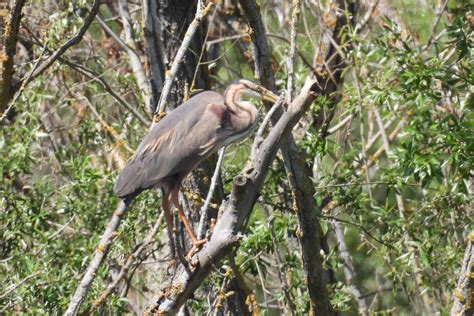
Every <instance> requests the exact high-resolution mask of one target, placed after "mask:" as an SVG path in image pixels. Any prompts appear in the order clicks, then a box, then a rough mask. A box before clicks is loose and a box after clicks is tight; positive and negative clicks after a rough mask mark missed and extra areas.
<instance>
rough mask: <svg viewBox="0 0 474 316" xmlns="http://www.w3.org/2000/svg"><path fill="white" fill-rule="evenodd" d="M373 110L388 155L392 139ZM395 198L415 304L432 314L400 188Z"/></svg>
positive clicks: (389, 162)
mask: <svg viewBox="0 0 474 316" xmlns="http://www.w3.org/2000/svg"><path fill="white" fill-rule="evenodd" d="M373 111H374V114H375V121H376V122H377V125H378V127H379V130H380V132H381V133H382V135H381V136H382V143H383V148H384V149H385V154H386V155H387V157H388V154H389V151H390V140H389V138H388V136H387V133H385V129H384V123H383V120H382V116H381V115H380V112H379V111H378V109H377V108H376V107H375V106H374V107H373ZM387 161H388V165H389V166H391V165H392V162H391V161H390V159H387ZM395 199H396V202H397V208H398V213H399V215H400V218H401V220H402V223H401V229H402V232H403V239H404V243H405V246H406V247H407V248H408V250H409V252H410V253H411V256H410V264H411V266H412V273H413V275H414V276H415V292H416V293H415V294H416V297H415V302H417V304H415V305H418V304H420V305H421V304H423V305H424V309H425V310H426V311H427V312H428V313H429V314H431V313H433V312H434V310H432V304H431V303H430V299H429V298H428V296H427V292H426V291H422V289H421V287H422V286H423V284H422V283H421V282H422V281H421V280H422V274H421V273H420V271H421V269H420V264H419V262H418V256H417V253H416V249H415V247H414V246H413V244H412V243H411V240H413V238H412V236H411V234H410V230H409V229H408V228H407V227H406V216H405V213H406V210H405V204H404V202H403V197H402V195H401V194H400V193H399V192H398V190H396V191H395ZM407 294H408V295H409V293H407ZM420 297H421V299H422V302H420V301H419V299H420ZM414 308H415V309H419V308H423V307H422V306H414ZM418 312H420V310H418Z"/></svg>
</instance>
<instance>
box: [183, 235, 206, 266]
mask: <svg viewBox="0 0 474 316" xmlns="http://www.w3.org/2000/svg"><path fill="white" fill-rule="evenodd" d="M207 241H208V240H207V238H206V239H202V240H195V241H193V247H192V248H191V250H189V252H188V254H187V255H186V259H188V261H189V259H191V257H192V256H193V255H194V253H195V252H196V251H197V250H199V249H201V248H202V246H203V245H204V244H205V243H207Z"/></svg>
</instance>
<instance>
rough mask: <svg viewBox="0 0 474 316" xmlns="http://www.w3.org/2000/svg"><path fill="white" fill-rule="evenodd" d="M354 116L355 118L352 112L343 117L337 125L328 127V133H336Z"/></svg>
mask: <svg viewBox="0 0 474 316" xmlns="http://www.w3.org/2000/svg"><path fill="white" fill-rule="evenodd" d="M353 118H354V114H352V113H351V114H349V115H348V116H346V117H345V118H343V119H342V120H340V121H339V123H337V124H336V125H334V126H333V127H331V128H330V129H328V131H327V134H328V135H331V134H334V133H335V132H337V131H338V130H339V129H341V128H343V127H344V125H346V124H347V123H349V122H350V121H351V120H352V119H353Z"/></svg>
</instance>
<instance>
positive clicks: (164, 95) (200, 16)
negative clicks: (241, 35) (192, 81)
mask: <svg viewBox="0 0 474 316" xmlns="http://www.w3.org/2000/svg"><path fill="white" fill-rule="evenodd" d="M213 5H214V3H213V2H209V3H208V4H207V5H206V6H204V5H203V3H202V1H198V5H197V11H196V16H195V17H194V20H193V21H192V22H191V24H189V27H188V29H187V31H186V34H184V38H183V42H182V43H181V46H180V47H179V49H178V52H177V53H176V56H175V57H174V60H173V64H172V65H171V68H170V70H168V71H167V72H166V80H165V83H164V85H163V90H162V92H161V96H160V100H159V102H158V106H157V107H156V109H157V110H156V111H155V113H154V114H158V113H161V112H163V111H164V110H165V107H166V102H167V100H168V96H169V94H170V92H171V85H172V84H173V81H174V79H175V77H176V75H177V74H178V71H179V69H180V67H181V64H182V62H183V60H184V55H185V53H186V51H187V50H188V48H189V45H190V44H191V40H192V39H193V37H194V34H195V33H196V31H197V29H198V28H199V26H200V25H201V23H202V21H203V20H204V17H205V16H206V15H207V13H208V12H209V10H210V9H211V7H212V6H213Z"/></svg>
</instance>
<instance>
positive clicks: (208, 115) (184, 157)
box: [114, 79, 276, 256]
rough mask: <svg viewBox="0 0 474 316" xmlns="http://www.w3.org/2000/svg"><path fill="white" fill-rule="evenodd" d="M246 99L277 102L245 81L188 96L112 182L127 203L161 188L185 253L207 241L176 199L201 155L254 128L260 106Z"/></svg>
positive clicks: (169, 219)
mask: <svg viewBox="0 0 474 316" xmlns="http://www.w3.org/2000/svg"><path fill="white" fill-rule="evenodd" d="M244 98H261V99H263V100H266V101H270V102H275V101H276V97H275V95H274V94H273V93H271V92H270V91H268V90H266V89H265V88H263V87H261V86H259V85H257V84H255V83H254V82H252V81H250V80H245V79H241V80H238V81H236V82H233V83H231V84H229V85H228V86H227V88H226V90H225V92H224V94H223V95H221V94H219V93H217V92H215V91H203V92H201V93H199V94H197V95H195V96H193V97H191V98H190V99H189V100H187V101H186V102H184V103H183V104H181V105H180V106H178V107H177V108H176V109H175V110H173V111H171V112H170V113H169V114H167V115H166V116H165V117H164V118H162V119H161V120H160V121H159V122H158V123H157V124H156V125H155V126H154V127H152V129H151V130H150V131H149V132H148V134H147V135H146V136H145V137H144V139H143V140H142V141H141V143H140V144H139V145H138V148H137V150H136V152H135V154H134V155H133V156H132V157H131V158H130V160H129V161H128V162H127V164H126V166H125V167H124V169H122V171H121V172H120V174H119V176H118V178H117V181H116V183H115V187H114V191H115V193H116V195H117V196H118V197H119V198H121V199H123V200H124V201H125V202H126V203H128V202H130V201H131V200H132V199H133V198H134V197H136V196H137V195H138V194H140V193H141V192H143V191H144V190H147V189H152V188H161V191H162V208H163V212H164V215H165V219H166V223H167V227H168V232H169V235H170V237H171V236H172V232H173V228H174V223H173V216H172V213H171V209H170V205H171V203H172V204H173V205H174V207H175V209H176V210H177V213H178V218H179V220H180V221H181V222H182V223H183V225H184V227H185V229H186V231H187V233H188V235H189V237H190V239H191V243H192V245H193V247H192V249H191V250H190V252H189V253H188V256H190V254H192V253H193V252H194V251H195V250H197V249H199V248H200V247H202V245H203V244H204V243H205V242H206V241H207V240H206V239H204V240H198V239H197V238H196V235H195V234H194V231H193V229H192V227H191V225H190V223H189V222H188V220H187V218H186V215H185V214H184V211H183V207H182V206H181V204H180V202H179V191H180V188H181V184H182V181H183V180H184V178H185V177H186V176H187V175H188V174H189V173H190V172H191V171H192V170H193V169H194V168H196V167H197V165H199V163H201V162H202V161H203V160H204V159H206V158H207V157H209V156H210V155H212V154H213V153H215V152H216V151H218V150H219V149H220V148H222V147H224V146H227V145H229V144H230V143H232V142H236V141H238V140H241V139H243V138H245V137H246V136H248V135H249V134H250V133H251V132H252V130H253V129H254V128H255V127H256V125H257V122H258V109H257V108H256V107H255V105H254V104H252V103H251V102H249V101H248V100H245V99H244ZM171 242H172V241H171Z"/></svg>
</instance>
